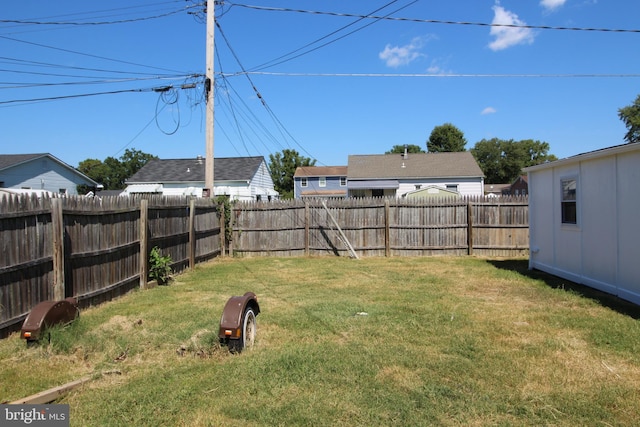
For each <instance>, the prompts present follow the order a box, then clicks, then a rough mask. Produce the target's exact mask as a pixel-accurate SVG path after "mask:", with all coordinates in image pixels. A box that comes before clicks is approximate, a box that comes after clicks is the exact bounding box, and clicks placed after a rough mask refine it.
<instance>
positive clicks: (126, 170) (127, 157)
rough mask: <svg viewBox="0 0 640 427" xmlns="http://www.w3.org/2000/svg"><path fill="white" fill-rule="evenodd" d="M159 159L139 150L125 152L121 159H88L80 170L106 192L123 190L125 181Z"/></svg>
mask: <svg viewBox="0 0 640 427" xmlns="http://www.w3.org/2000/svg"><path fill="white" fill-rule="evenodd" d="M155 158H157V157H156V156H153V155H151V154H147V153H143V152H142V151H139V150H129V149H127V150H125V152H124V154H123V155H122V156H121V157H120V159H116V158H115V157H107V158H106V159H104V161H100V160H98V159H86V160H83V161H81V162H80V163H79V164H78V170H79V171H80V172H82V173H83V174H85V175H86V176H88V177H89V178H91V179H93V180H94V181H96V182H97V183H99V184H102V185H103V186H104V189H105V190H122V189H124V187H125V184H124V182H125V180H126V179H128V178H130V177H131V176H133V174H135V173H136V172H138V171H139V170H140V169H141V168H142V167H143V166H144V165H145V164H147V162H148V161H149V160H151V159H155Z"/></svg>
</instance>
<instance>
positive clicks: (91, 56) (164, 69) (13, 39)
mask: <svg viewBox="0 0 640 427" xmlns="http://www.w3.org/2000/svg"><path fill="white" fill-rule="evenodd" d="M0 39H5V40H10V41H13V42H17V43H24V44H28V45H32V46H38V47H42V48H45V49H52V50H57V51H60V52H66V53H72V54H75V55H81V56H87V57H90V58H97V59H102V60H105V61H110V62H117V63H120V64H126V65H135V66H136V67H143V68H150V69H153V70H161V71H168V72H171V73H182V72H181V71H177V70H172V69H167V68H161V67H154V66H151V65H144V64H138V63H135V62H130V61H123V60H121V59H114V58H107V57H105V56H100V55H93V54H91V53H83V52H78V51H75V50H70V49H64V48H61V47H55V46H49V45H45V44H42V43H35V42H29V41H26V40H20V39H16V38H14V37H7V36H0Z"/></svg>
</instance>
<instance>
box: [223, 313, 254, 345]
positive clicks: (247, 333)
mask: <svg viewBox="0 0 640 427" xmlns="http://www.w3.org/2000/svg"><path fill="white" fill-rule="evenodd" d="M255 340H256V315H255V313H254V312H253V309H251V308H247V309H246V310H245V311H244V315H243V316H242V336H241V337H240V339H238V340H229V351H231V352H232V353H240V352H241V351H242V350H244V349H245V348H251V347H253V343H254V342H255Z"/></svg>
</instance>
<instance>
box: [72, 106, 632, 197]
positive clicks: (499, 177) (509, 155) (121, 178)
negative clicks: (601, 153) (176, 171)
mask: <svg viewBox="0 0 640 427" xmlns="http://www.w3.org/2000/svg"><path fill="white" fill-rule="evenodd" d="M618 117H619V118H620V120H622V122H623V123H624V125H625V127H626V128H627V133H626V134H625V135H624V140H625V141H626V142H627V143H629V144H630V143H635V142H640V95H638V96H637V97H636V99H635V101H634V102H633V103H632V104H631V105H628V106H626V107H623V108H620V109H619V110H618ZM466 145H467V140H466V138H465V136H464V133H463V132H462V131H461V130H460V129H458V128H457V127H456V126H454V125H453V124H452V123H445V124H443V125H440V126H436V127H434V129H433V130H432V132H431V134H430V135H429V138H428V139H427V141H426V147H425V148H426V151H425V150H424V149H423V148H422V147H421V146H419V145H415V144H402V145H394V146H392V147H391V149H390V150H389V151H387V152H386V153H385V154H394V153H400V154H401V153H404V151H405V149H406V150H407V152H408V153H425V152H429V153H437V152H452V151H466ZM549 150H550V146H549V143H547V142H544V141H537V140H532V139H525V140H520V141H515V140H513V139H499V138H491V139H482V140H481V141H478V142H476V143H475V145H474V146H473V147H472V148H471V149H470V150H469V151H470V152H471V154H472V155H473V157H474V158H475V159H476V161H477V162H478V165H479V166H480V169H481V170H482V172H483V173H484V175H485V182H486V183H487V184H506V183H511V182H513V181H514V180H515V179H516V178H517V177H518V176H519V175H520V174H521V173H522V169H523V168H525V167H528V166H535V165H538V164H541V163H545V162H549V161H553V160H557V157H556V156H555V155H553V154H550V153H549ZM155 158H157V156H154V155H152V154H148V153H144V152H142V151H139V150H136V149H127V150H125V152H124V154H123V155H122V156H120V158H115V157H107V158H106V159H105V160H104V161H101V160H98V159H86V160H83V161H82V162H80V164H79V165H78V168H77V169H78V170H79V171H80V172H82V173H83V174H85V175H86V176H88V177H89V178H91V179H93V180H94V181H96V182H98V183H100V184H102V185H103V186H104V189H105V190H122V189H124V188H125V186H126V184H125V181H126V180H127V179H128V178H130V177H131V176H133V174H135V173H136V172H138V171H139V170H140V169H141V168H142V167H143V166H144V165H145V164H146V163H147V162H148V161H149V160H151V159H155ZM315 164H316V160H315V159H311V158H308V157H304V156H302V155H300V153H298V152H297V151H296V150H293V149H284V150H282V152H281V153H275V154H270V155H269V171H270V173H271V178H272V179H273V183H274V186H275V189H276V191H278V192H279V193H280V197H281V198H283V199H289V198H293V175H294V174H295V171H296V169H297V168H298V167H303V166H315ZM81 190H82V191H83V193H84V192H86V191H88V189H82V188H79V191H81ZM85 190H86V191H85Z"/></svg>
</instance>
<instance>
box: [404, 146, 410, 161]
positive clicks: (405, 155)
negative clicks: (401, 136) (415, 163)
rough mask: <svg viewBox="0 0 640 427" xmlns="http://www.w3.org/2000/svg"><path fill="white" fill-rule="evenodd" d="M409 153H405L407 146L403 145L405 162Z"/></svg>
mask: <svg viewBox="0 0 640 427" xmlns="http://www.w3.org/2000/svg"><path fill="white" fill-rule="evenodd" d="M408 157H409V153H408V152H407V144H404V159H405V160H407V158H408Z"/></svg>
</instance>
